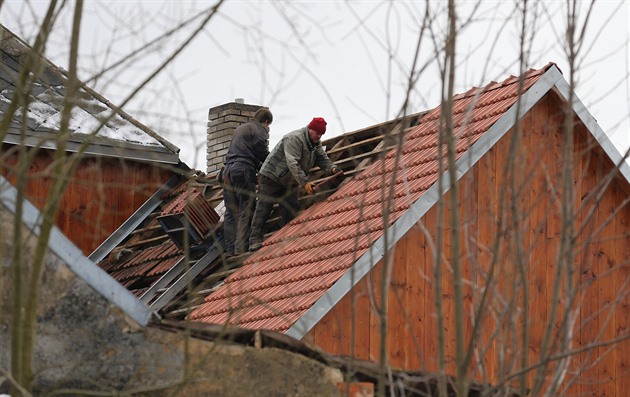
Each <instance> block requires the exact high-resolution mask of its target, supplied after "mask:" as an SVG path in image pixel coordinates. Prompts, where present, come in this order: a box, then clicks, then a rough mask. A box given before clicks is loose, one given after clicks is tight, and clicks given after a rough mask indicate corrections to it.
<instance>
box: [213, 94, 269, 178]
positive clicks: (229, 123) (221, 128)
mask: <svg viewBox="0 0 630 397" xmlns="http://www.w3.org/2000/svg"><path fill="white" fill-rule="evenodd" d="M261 107H262V106H259V105H248V104H245V103H239V102H230V103H226V104H223V105H220V106H216V107H213V108H210V110H209V111H208V134H207V137H208V138H207V143H206V148H207V151H206V173H208V174H213V173H215V172H217V171H218V170H219V169H220V168H221V166H222V165H223V162H224V161H225V155H226V153H227V151H228V147H229V146H230V140H231V139H232V135H233V134H234V130H235V129H236V127H238V126H239V125H241V124H243V123H246V122H248V121H250V120H251V119H252V117H254V113H256V111H257V110H258V109H260V108H261Z"/></svg>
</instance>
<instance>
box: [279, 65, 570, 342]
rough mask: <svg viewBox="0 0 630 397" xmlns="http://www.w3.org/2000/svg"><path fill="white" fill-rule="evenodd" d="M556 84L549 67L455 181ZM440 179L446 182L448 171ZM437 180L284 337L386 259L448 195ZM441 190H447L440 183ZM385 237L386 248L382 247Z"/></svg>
mask: <svg viewBox="0 0 630 397" xmlns="http://www.w3.org/2000/svg"><path fill="white" fill-rule="evenodd" d="M558 80H563V77H562V74H561V73H560V71H559V70H558V68H557V67H556V66H555V65H553V66H552V67H550V68H549V69H548V70H547V71H546V72H545V73H544V74H543V75H542V76H541V77H540V78H539V79H538V81H537V82H536V83H534V85H533V86H532V87H530V89H529V90H527V91H526V92H525V93H524V94H523V95H521V97H520V99H519V101H517V102H516V103H515V104H514V105H512V106H511V107H510V109H509V110H508V111H506V112H505V113H504V114H503V116H501V118H500V119H499V120H497V122H495V123H494V124H493V125H492V127H490V128H489V129H488V131H486V132H485V133H484V134H483V136H482V137H480V138H479V140H478V141H477V142H475V143H474V144H473V146H472V147H471V148H470V149H469V150H467V151H466V153H464V155H462V157H461V158H460V159H459V160H458V161H457V163H456V165H455V172H456V173H457V175H456V179H457V180H459V179H460V178H461V177H462V176H463V175H464V174H466V172H468V171H469V170H470V169H471V168H472V167H473V166H474V165H475V164H476V163H477V161H479V159H481V157H483V155H485V154H486V153H487V152H488V151H489V150H490V148H492V147H493V146H494V145H495V144H496V143H497V142H498V141H499V139H501V138H502V137H503V136H504V135H505V134H506V133H507V132H508V131H509V130H510V129H511V128H512V127H513V126H514V125H515V123H516V121H517V118H518V119H520V118H521V117H522V116H523V115H525V114H526V113H527V112H528V111H529V110H530V109H531V108H532V107H533V106H534V105H535V104H536V103H538V101H540V99H542V98H543V97H544V96H545V95H546V94H547V93H548V92H549V90H550V89H551V88H552V87H553V86H554V84H556V82H557V81H558ZM440 178H441V179H442V181H443V182H446V181H448V180H449V171H446V172H444V173H443V174H442V175H441V176H440ZM439 185H440V183H439V179H438V180H437V181H436V182H435V183H434V184H433V185H432V186H431V187H430V188H429V189H428V190H427V191H426V192H425V193H424V194H423V195H422V196H421V197H420V198H419V199H418V200H416V201H415V202H414V203H413V204H412V205H411V207H410V208H409V209H408V210H407V211H406V212H405V213H404V214H403V215H402V216H401V217H400V218H399V219H398V220H397V221H396V222H395V223H394V224H393V225H392V226H390V227H389V228H388V229H386V230H385V231H384V234H383V236H381V237H380V238H379V239H378V240H376V241H375V242H374V244H372V246H371V247H370V248H369V249H368V250H367V252H365V253H364V254H363V255H362V256H361V258H359V259H358V260H357V261H356V262H355V263H354V264H353V265H352V266H351V267H350V269H349V270H348V271H347V272H346V273H345V274H344V275H343V276H342V277H341V278H340V279H339V280H338V281H337V282H336V283H335V284H334V285H333V286H332V287H331V288H330V289H329V290H328V291H327V292H326V293H325V294H324V295H323V296H322V297H321V298H320V299H319V300H318V301H317V302H315V304H314V305H313V306H311V307H310V308H309V309H308V310H307V311H306V313H304V315H303V316H302V317H300V318H299V319H298V320H297V321H296V322H295V323H294V324H293V325H292V326H291V328H289V329H288V330H287V331H286V334H287V335H289V336H292V337H294V338H297V339H301V338H303V337H304V336H306V334H307V333H308V332H309V331H310V330H311V329H312V328H313V327H314V326H315V325H316V324H317V323H318V322H319V321H320V320H321V319H322V318H323V317H324V316H325V315H326V314H327V313H328V312H329V311H330V310H331V309H332V308H333V307H334V306H335V305H336V304H337V303H338V302H339V301H340V300H341V299H342V298H343V297H344V296H345V295H346V294H347V293H348V292H349V291H350V289H352V288H353V287H354V286H355V285H356V284H357V283H358V282H359V281H360V280H361V278H362V277H363V276H365V275H366V274H367V273H368V272H369V271H370V270H371V269H373V268H374V267H375V266H376V264H377V263H378V262H379V261H380V260H381V259H382V258H383V257H384V256H385V254H386V253H387V252H391V249H392V248H393V247H394V246H395V245H396V243H397V242H398V241H399V240H400V239H401V238H402V237H403V236H404V235H405V234H406V233H407V232H408V231H409V229H411V227H412V226H413V225H415V224H416V223H417V222H418V221H419V220H420V219H421V218H422V216H424V214H426V213H427V211H429V209H431V208H432V207H433V206H434V205H435V204H436V203H437V202H438V200H439V199H440V197H442V196H443V195H444V194H446V193H447V192H448V188H445V189H444V191H442V192H439V188H438V187H439ZM443 186H448V184H447V183H443ZM385 237H387V241H388V246H387V247H385Z"/></svg>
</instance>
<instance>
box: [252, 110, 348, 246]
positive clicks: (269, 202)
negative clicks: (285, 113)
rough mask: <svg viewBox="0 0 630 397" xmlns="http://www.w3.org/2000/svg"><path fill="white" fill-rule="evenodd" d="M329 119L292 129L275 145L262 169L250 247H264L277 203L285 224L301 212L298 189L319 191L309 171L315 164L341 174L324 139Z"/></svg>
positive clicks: (318, 119)
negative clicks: (268, 220) (327, 150)
mask: <svg viewBox="0 0 630 397" xmlns="http://www.w3.org/2000/svg"><path fill="white" fill-rule="evenodd" d="M326 124H327V123H326V121H325V120H324V119H323V118H321V117H315V118H313V120H312V121H311V122H310V123H309V124H308V125H307V126H306V127H303V128H300V129H298V130H295V131H292V132H289V133H288V134H286V135H285V136H284V137H282V139H281V140H280V142H279V143H278V144H277V145H276V147H274V149H273V150H272V152H271V154H270V155H269V156H268V157H267V160H265V162H264V164H263V165H262V168H261V169H260V185H259V187H258V201H257V203H256V211H255V212H254V219H253V223H252V233H251V236H250V238H249V250H250V251H256V250H257V249H259V248H260V247H261V246H262V239H263V233H264V227H265V224H266V223H267V219H268V218H269V215H270V214H271V210H272V208H273V205H274V204H276V203H277V204H279V206H280V213H281V225H282V226H284V225H286V224H287V223H289V222H290V221H291V219H293V218H294V217H295V215H296V214H297V211H298V209H299V207H298V198H297V192H298V189H299V188H300V187H303V188H304V190H305V191H306V193H307V194H313V193H315V188H314V185H313V182H310V181H309V180H308V176H307V173H308V171H309V170H310V169H311V168H312V167H313V166H314V165H317V166H319V167H320V168H321V169H322V170H325V171H327V172H330V173H333V174H337V173H342V171H341V169H339V168H337V167H335V166H334V165H333V164H332V162H331V161H330V159H329V158H328V156H327V155H326V152H325V151H324V149H323V148H322V145H321V138H322V135H324V133H325V132H326Z"/></svg>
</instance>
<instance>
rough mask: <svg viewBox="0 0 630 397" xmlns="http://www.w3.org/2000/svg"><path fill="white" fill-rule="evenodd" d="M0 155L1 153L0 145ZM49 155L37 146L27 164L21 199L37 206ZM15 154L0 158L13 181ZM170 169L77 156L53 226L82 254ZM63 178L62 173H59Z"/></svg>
mask: <svg viewBox="0 0 630 397" xmlns="http://www.w3.org/2000/svg"><path fill="white" fill-rule="evenodd" d="M3 153H7V151H6V150H5V147H3ZM51 161H52V157H51V153H50V152H48V151H46V150H40V151H38V153H37V154H36V155H35V156H34V158H33V161H32V162H31V164H30V168H29V175H28V177H27V181H26V187H25V192H26V197H27V198H28V199H29V200H30V201H31V202H32V203H33V204H34V205H35V206H36V207H37V208H39V209H43V207H44V204H45V202H46V200H47V197H48V192H49V189H50V187H51V183H52V179H51V177H50V174H49V172H50V168H49V167H50V164H51ZM16 162H17V157H16V156H15V155H12V156H5V157H3V158H2V165H1V166H0V170H1V173H2V175H3V176H4V177H5V178H7V180H9V182H11V183H12V184H15V183H16V180H17V175H15V171H14V170H15V164H16ZM171 175H172V172H171V171H169V170H168V169H166V168H161V167H157V166H155V165H151V164H147V163H139V162H133V161H125V160H123V159H115V158H85V159H83V160H81V162H80V164H79V165H78V167H77V168H76V170H75V172H74V173H73V174H72V175H71V176H69V178H70V180H69V182H68V185H67V187H66V190H65V192H64V195H63V198H62V199H61V201H60V204H59V210H58V212H57V215H56V218H55V224H56V225H57V227H59V229H60V230H61V231H62V233H64V234H65V235H66V236H67V237H68V238H69V239H70V240H71V241H72V242H73V243H75V244H76V245H77V246H78V247H79V248H80V249H81V250H82V251H83V253H84V254H85V255H89V254H90V253H91V252H92V251H93V250H94V249H96V248H97V247H98V246H99V245H100V244H101V243H102V242H103V241H104V240H105V239H106V238H107V237H109V236H110V235H111V234H112V233H113V232H114V231H115V230H116V229H117V228H118V227H119V226H120V225H121V224H122V223H123V222H124V221H125V220H127V218H129V217H130V216H131V215H132V214H133V213H134V212H135V211H136V210H137V209H138V208H139V207H140V206H141V205H142V204H143V203H144V202H145V201H146V200H147V199H148V198H149V197H150V196H151V195H152V194H153V193H155V191H156V190H157V189H158V188H159V187H160V186H162V185H163V184H164V183H166V181H167V180H168V178H170V176H171ZM64 177H66V176H64Z"/></svg>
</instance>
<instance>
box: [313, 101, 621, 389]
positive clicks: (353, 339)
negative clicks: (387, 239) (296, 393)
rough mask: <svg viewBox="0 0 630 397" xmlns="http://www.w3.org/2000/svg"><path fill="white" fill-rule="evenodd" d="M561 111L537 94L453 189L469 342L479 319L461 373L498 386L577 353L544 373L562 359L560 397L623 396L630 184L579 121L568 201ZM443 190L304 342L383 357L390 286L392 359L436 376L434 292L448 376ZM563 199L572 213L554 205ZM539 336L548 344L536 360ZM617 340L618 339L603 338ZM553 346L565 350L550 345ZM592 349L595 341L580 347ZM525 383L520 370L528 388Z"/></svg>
mask: <svg viewBox="0 0 630 397" xmlns="http://www.w3.org/2000/svg"><path fill="white" fill-rule="evenodd" d="M556 103H557V101H556V100H555V98H554V97H553V96H552V95H548V96H547V97H545V98H544V99H543V100H542V101H541V102H540V103H539V104H537V105H536V106H535V107H534V109H533V110H532V111H530V112H529V113H528V114H527V115H526V116H525V117H524V119H523V120H522V123H521V126H522V131H521V132H522V134H520V133H519V134H517V133H516V132H515V131H511V132H509V133H508V134H506V136H504V137H503V138H502V139H501V140H500V141H499V142H498V143H497V145H495V146H494V147H493V148H492V149H491V150H490V151H489V152H488V153H487V154H486V155H485V156H484V157H482V158H481V159H480V161H479V162H478V163H477V164H476V165H475V166H474V167H473V168H472V169H471V170H470V171H469V172H468V173H467V174H466V175H465V176H464V177H463V178H462V179H461V180H460V182H459V183H458V192H457V195H458V198H459V202H460V205H459V211H458V216H459V219H458V221H457V225H459V226H460V232H461V233H460V239H459V242H460V246H459V247H460V248H459V251H458V252H459V253H460V255H459V256H458V257H459V259H460V261H461V263H462V265H463V277H464V280H465V281H464V290H463V292H464V294H463V302H464V313H465V320H464V330H465V335H466V337H465V338H466V342H470V340H471V333H472V324H473V323H478V324H481V327H480V333H479V337H477V338H474V341H475V344H474V349H473V350H472V352H473V357H472V360H473V361H472V363H471V364H470V366H469V368H470V373H471V374H472V375H473V376H474V377H475V378H476V379H479V380H485V381H490V382H493V383H498V382H500V380H501V379H505V377H508V376H512V375H513V374H515V373H516V372H517V371H518V370H519V369H520V368H523V366H531V365H534V364H535V363H537V362H539V361H540V360H541V357H545V356H548V355H549V354H552V353H557V352H559V351H575V352H577V351H578V349H586V350H585V351H584V352H581V353H580V354H577V353H576V354H573V355H570V356H568V357H567V358H569V360H565V361H555V362H553V363H552V364H550V365H549V366H548V368H547V370H546V371H545V376H546V379H547V380H549V379H551V376H552V375H551V374H552V372H553V371H554V370H556V369H557V368H559V365H560V364H562V365H565V367H564V368H565V369H566V372H565V373H564V382H563V386H564V387H567V388H568V390H560V391H558V394H561V395H562V394H569V393H583V394H584V395H600V396H601V395H606V396H624V395H626V393H627V390H628V389H630V380H629V379H630V377H628V372H627V371H628V368H629V367H630V340H628V339H627V337H628V335H629V332H630V309H629V307H630V285H629V283H630V267H629V266H628V264H629V263H630V235H629V231H630V226H629V225H630V204H629V199H628V198H629V197H630V187H629V186H628V183H627V182H626V181H625V180H623V179H621V178H620V177H618V176H617V177H612V178H611V177H610V175H611V172H612V173H613V174H614V170H613V165H612V164H611V162H610V161H609V160H608V159H607V158H606V157H605V155H604V154H603V153H602V152H601V150H600V149H599V148H598V147H597V145H596V144H595V142H593V140H592V139H589V138H588V136H587V133H586V131H585V129H584V127H583V126H577V127H576V129H575V131H574V134H573V137H574V138H573V140H572V145H573V150H572V151H571V152H570V153H571V154H570V156H571V159H572V161H573V167H572V170H571V172H570V176H571V177H570V178H569V179H568V184H569V186H571V189H572V193H570V194H567V195H564V194H563V192H569V191H571V189H566V188H565V187H563V186H566V185H565V184H564V183H563V179H562V170H563V167H562V164H563V161H562V159H563V156H564V155H563V150H564V148H566V147H567V145H565V144H563V138H562V134H561V133H560V132H559V131H560V126H561V124H562V123H561V120H562V118H561V115H562V109H560V108H559V107H558V106H557V105H556ZM515 137H518V140H516V141H513V139H514V138H515ZM511 148H515V149H511ZM511 164H512V165H513V166H510V165H511ZM451 194H452V192H449V193H448V194H447V195H446V196H445V198H444V200H443V203H444V207H443V212H444V213H443V218H440V211H439V209H438V206H434V207H433V208H432V209H431V210H430V211H428V213H427V214H425V216H423V217H422V219H421V221H420V222H419V224H418V226H416V227H413V228H412V229H411V230H410V231H409V232H408V233H407V235H406V236H405V237H404V238H402V239H401V240H400V241H399V242H398V243H397V244H396V246H395V248H394V250H392V251H391V252H390V255H389V261H388V264H391V266H385V264H384V263H383V262H381V263H379V264H378V265H377V266H376V267H375V268H374V269H372V271H371V272H370V273H369V274H368V275H367V276H366V277H365V278H364V279H363V280H361V281H360V282H359V284H358V285H357V286H356V287H355V288H354V289H353V290H352V291H351V293H349V294H348V295H347V296H345V297H344V298H343V299H342V300H341V301H340V302H339V303H338V304H337V305H336V306H335V307H334V308H333V310H331V311H330V312H329V313H328V314H327V315H326V316H325V317H324V318H323V319H322V320H321V321H320V323H318V324H317V325H316V326H315V327H314V328H313V330H312V331H311V332H310V334H309V335H308V336H307V339H309V340H311V341H312V342H313V343H315V344H316V345H318V346H320V347H322V348H323V349H324V350H326V351H328V352H330V353H333V354H353V355H355V356H357V357H358V358H362V359H370V360H378V359H379V357H380V353H379V348H380V338H381V335H382V332H381V322H380V321H379V319H380V318H381V317H380V315H379V314H380V313H384V312H385V311H384V309H383V307H384V305H382V304H381V291H382V288H381V285H382V284H383V282H382V280H389V282H388V283H387V285H389V292H388V294H387V299H386V303H387V304H386V309H387V310H386V317H387V325H386V332H387V337H386V347H387V354H388V360H389V363H390V364H391V365H393V366H395V367H403V368H407V369H426V370H437V369H438V368H439V367H438V362H437V357H438V352H439V335H438V332H437V330H438V328H439V327H438V316H437V313H438V310H437V309H436V293H438V290H437V287H438V286H439V287H440V288H441V291H439V296H440V297H441V298H442V309H441V311H440V313H441V314H442V315H443V321H444V324H443V327H442V330H443V338H444V348H445V356H446V357H445V360H446V365H447V371H448V372H449V373H451V374H454V373H455V367H454V365H453V363H454V358H455V355H456V332H455V330H456V326H455V322H456V318H455V305H454V301H455V299H456V298H455V296H454V288H453V268H452V266H453V263H454V262H453V258H454V256H453V255H452V253H451V249H452V246H453V244H452V243H453V241H452V239H451V231H452V230H451V225H450V223H449V222H450V219H451V216H452V209H451V208H450V198H451ZM564 200H566V201H567V202H570V203H571V205H568V206H563V205H562V204H561V203H562V202H563V201H564ZM563 207H565V208H571V212H572V213H573V214H571V213H569V214H568V215H567V216H566V218H567V219H571V220H572V221H570V222H566V225H567V227H570V228H571V229H572V231H570V233H571V235H573V236H575V237H574V239H573V242H572V243H571V244H569V245H568V248H567V249H566V250H565V251H563V252H570V255H566V254H565V255H559V252H560V249H561V241H563V233H562V230H563V228H562V224H563V222H562V219H563V211H562V208H563ZM439 226H441V227H442V230H443V233H442V236H441V242H442V243H441V246H440V247H441V252H442V254H443V260H442V261H441V262H440V263H441V267H440V268H441V271H442V272H443V277H442V278H441V281H439V284H438V282H437V281H436V280H437V278H436V276H435V271H434V266H433V265H434V263H435V259H434V258H435V256H434V255H435V252H436V250H435V249H434V247H437V246H438V245H437V244H438V241H439V240H438V229H439ZM565 230H568V229H567V228H565ZM558 258H562V259H560V260H559V259H558ZM567 258H568V259H567ZM492 268H494V272H492V271H491V269H492ZM490 274H493V275H492V276H490ZM556 280H558V282H556ZM569 290H570V291H571V293H569V292H568V291H569ZM484 293H485V294H486V295H485V297H484ZM482 299H485V301H484V302H485V303H484V304H483V305H482V304H481V301H482ZM554 301H558V302H560V303H561V304H560V305H554ZM479 307H482V308H483V312H482V313H481V314H480V313H479ZM473 319H474V322H473ZM567 324H569V326H568V327H567V326H566V325H567ZM563 329H569V330H570V331H571V333H570V335H569V336H570V337H569V338H568V339H565V340H563V339H562V337H561V335H562V334H563V332H562V330H563ZM524 330H526V331H527V334H525V333H524ZM547 334H549V337H550V341H551V342H553V343H552V347H551V348H550V350H549V351H548V352H545V351H544V349H543V341H544V340H545V338H546V336H547ZM524 335H526V337H527V342H526V343H525V344H523V337H524ZM624 336H625V337H626V339H625V341H623V342H621V343H617V344H606V343H605V342H606V341H611V340H614V339H615V338H623V337H624ZM562 343H565V344H566V347H565V348H560V347H559V346H560V345H561V344H562ZM591 344H595V345H597V344H599V345H601V346H596V347H593V348H588V347H589V345H591ZM523 346H525V347H523ZM524 350H526V351H527V354H526V355H525V356H524V355H523V354H522V352H523V351H524ZM549 352H551V353H549ZM524 357H526V359H527V361H526V362H524V361H523V359H524ZM534 375H535V374H534V372H533V371H532V372H529V374H528V376H527V380H526V382H527V385H528V387H530V386H531V385H532V382H533V379H534ZM516 381H518V378H510V382H511V383H514V382H516Z"/></svg>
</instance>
